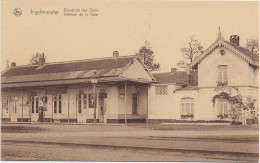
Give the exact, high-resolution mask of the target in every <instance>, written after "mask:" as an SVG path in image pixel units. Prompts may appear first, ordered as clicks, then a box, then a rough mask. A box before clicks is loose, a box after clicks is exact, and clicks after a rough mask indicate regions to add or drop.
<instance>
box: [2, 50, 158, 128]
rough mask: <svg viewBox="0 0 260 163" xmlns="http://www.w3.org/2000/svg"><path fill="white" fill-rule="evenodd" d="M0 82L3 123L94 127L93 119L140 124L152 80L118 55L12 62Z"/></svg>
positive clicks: (139, 66)
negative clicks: (33, 63)
mask: <svg viewBox="0 0 260 163" xmlns="http://www.w3.org/2000/svg"><path fill="white" fill-rule="evenodd" d="M43 55H44V54H43ZM1 80H2V81H1V84H2V85H1V88H2V120H3V121H11V122H17V121H31V122H41V121H42V122H43V121H49V122H79V123H93V122H94V120H95V118H94V116H95V115H96V116H95V117H96V122H99V123H117V122H125V119H127V122H145V121H146V119H147V115H148V114H147V113H148V85H149V83H151V82H154V81H155V79H154V77H153V76H152V75H151V74H150V72H149V71H148V69H147V68H146V66H145V65H144V64H143V63H142V62H141V61H140V59H139V58H138V57H137V56H122V57H120V56H119V53H118V52H117V51H115V52H114V53H113V57H110V58H99V59H88V60H78V61H70V62H55V63H45V60H44V56H42V58H41V59H40V63H39V65H25V66H16V64H15V63H12V64H11V67H10V68H9V69H8V70H6V71H5V72H3V73H2V79H1ZM95 99H96V100H95ZM95 101H96V103H95ZM95 108H96V109H95ZM95 110H96V113H94V112H95Z"/></svg>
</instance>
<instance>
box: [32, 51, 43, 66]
mask: <svg viewBox="0 0 260 163" xmlns="http://www.w3.org/2000/svg"><path fill="white" fill-rule="evenodd" d="M42 57H43V58H44V61H46V55H45V54H44V53H39V52H37V53H35V54H33V55H32V57H31V58H30V61H29V62H30V64H32V65H39V63H40V58H42Z"/></svg>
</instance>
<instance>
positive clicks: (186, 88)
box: [148, 34, 259, 122]
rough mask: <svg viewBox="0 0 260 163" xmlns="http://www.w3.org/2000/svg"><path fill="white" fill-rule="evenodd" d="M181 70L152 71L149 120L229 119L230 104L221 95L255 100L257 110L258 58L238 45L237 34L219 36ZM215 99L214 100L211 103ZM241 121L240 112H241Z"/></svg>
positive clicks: (256, 109)
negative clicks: (226, 36) (187, 67)
mask: <svg viewBox="0 0 260 163" xmlns="http://www.w3.org/2000/svg"><path fill="white" fill-rule="evenodd" d="M190 67H192V68H193V69H195V71H191V73H190V77H189V75H187V74H186V73H185V72H184V71H176V69H172V71H171V72H169V73H157V74H153V75H154V77H155V79H156V81H157V83H154V84H152V85H151V86H150V88H149V95H148V99H149V100H148V101H149V103H148V106H149V109H148V121H149V122H172V121H176V120H186V121H189V120H210V121H212V120H213V121H214V120H220V119H221V120H225V121H231V117H230V116H226V115H229V113H230V112H231V103H230V101H228V100H227V99H225V98H222V97H221V95H223V94H225V95H227V96H234V95H236V94H238V93H239V94H241V95H242V96H244V97H251V98H252V99H255V100H256V102H255V107H256V108H255V111H256V112H257V111H258V109H259V101H258V99H259V85H258V83H259V80H258V79H259V76H258V74H259V58H258V56H257V55H256V54H254V53H252V52H250V51H249V50H247V49H245V48H243V47H241V46H239V36H237V35H233V36H231V37H230V41H226V40H224V39H223V37H221V34H219V37H218V38H217V40H216V41H215V42H214V43H213V44H212V45H211V46H210V47H209V48H207V49H206V50H205V51H204V52H203V54H201V55H200V56H198V57H197V58H196V59H195V60H194V61H193V62H192V63H191V64H190ZM213 101H214V102H213ZM240 120H241V113H240Z"/></svg>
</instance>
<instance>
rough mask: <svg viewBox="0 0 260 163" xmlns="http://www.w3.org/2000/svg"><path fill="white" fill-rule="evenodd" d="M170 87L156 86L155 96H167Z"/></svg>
mask: <svg viewBox="0 0 260 163" xmlns="http://www.w3.org/2000/svg"><path fill="white" fill-rule="evenodd" d="M167 94H168V86H167V85H158V86H155V95H167Z"/></svg>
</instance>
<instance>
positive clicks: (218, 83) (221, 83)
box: [217, 81, 228, 87]
mask: <svg viewBox="0 0 260 163" xmlns="http://www.w3.org/2000/svg"><path fill="white" fill-rule="evenodd" d="M224 86H228V81H224V82H220V81H218V82H217V87H224Z"/></svg>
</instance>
